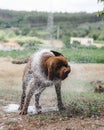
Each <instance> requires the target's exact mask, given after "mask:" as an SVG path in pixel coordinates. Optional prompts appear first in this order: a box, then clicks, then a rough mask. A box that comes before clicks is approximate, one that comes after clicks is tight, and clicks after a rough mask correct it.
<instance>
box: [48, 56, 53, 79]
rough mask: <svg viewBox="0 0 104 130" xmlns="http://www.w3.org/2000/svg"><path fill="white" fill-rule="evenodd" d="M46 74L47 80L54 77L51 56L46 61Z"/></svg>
mask: <svg viewBox="0 0 104 130" xmlns="http://www.w3.org/2000/svg"><path fill="white" fill-rule="evenodd" d="M47 76H48V79H49V80H53V79H54V62H53V59H52V58H51V59H49V60H48V61H47Z"/></svg>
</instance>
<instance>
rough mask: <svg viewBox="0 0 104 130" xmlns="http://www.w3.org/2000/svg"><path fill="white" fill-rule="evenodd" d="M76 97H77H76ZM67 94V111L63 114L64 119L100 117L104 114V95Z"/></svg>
mask: <svg viewBox="0 0 104 130" xmlns="http://www.w3.org/2000/svg"><path fill="white" fill-rule="evenodd" d="M74 95H75V96H74ZM74 95H73V94H72V95H70V94H65V95H64V96H63V101H64V103H65V106H66V111H64V112H62V116H64V117H72V116H88V117H91V116H99V115H101V113H102V112H104V111H103V110H104V105H103V102H104V95H103V94H95V93H91V92H90V93H87V92H86V93H80V94H77V93H74Z"/></svg>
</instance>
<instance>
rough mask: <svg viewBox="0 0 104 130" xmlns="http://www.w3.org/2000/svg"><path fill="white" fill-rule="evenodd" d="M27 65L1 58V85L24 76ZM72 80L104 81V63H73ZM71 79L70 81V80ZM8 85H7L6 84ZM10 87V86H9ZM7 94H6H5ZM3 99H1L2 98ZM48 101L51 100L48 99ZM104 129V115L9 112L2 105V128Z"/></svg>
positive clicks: (0, 108) (1, 129) (46, 129)
mask: <svg viewBox="0 0 104 130" xmlns="http://www.w3.org/2000/svg"><path fill="white" fill-rule="evenodd" d="M24 66H25V65H14V64H12V63H11V62H10V60H8V59H4V58H1V59H0V81H1V83H0V84H1V85H2V87H5V86H3V83H4V84H6V83H5V82H6V81H7V80H8V78H9V79H11V82H12V84H13V80H12V79H13V78H18V79H19V81H20V80H21V77H22V72H23V68H24ZM71 67H72V72H71V74H70V76H69V79H70V80H73V79H78V80H79V79H81V78H82V77H83V79H84V80H86V79H87V80H89V81H95V80H102V81H104V64H71ZM70 80H69V81H70ZM6 87H7V86H6ZM8 87H9V86H8ZM4 96H5V95H4ZM0 100H1V99H0ZM47 103H49V101H48V100H47ZM4 129H6V130H104V117H103V116H101V117H96V118H95V117H90V118H87V117H86V118H84V117H71V118H68V117H64V118H63V117H61V116H60V114H59V113H58V112H56V113H54V114H53V113H49V116H45V118H44V116H41V115H29V114H28V115H26V116H20V115H19V114H18V113H8V112H4V111H3V110H2V106H1V107H0V130H4Z"/></svg>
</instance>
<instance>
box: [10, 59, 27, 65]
mask: <svg viewBox="0 0 104 130" xmlns="http://www.w3.org/2000/svg"><path fill="white" fill-rule="evenodd" d="M28 61H29V58H27V59H23V60H12V63H13V64H25V63H27V62H28Z"/></svg>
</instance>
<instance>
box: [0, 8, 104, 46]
mask: <svg viewBox="0 0 104 130" xmlns="http://www.w3.org/2000/svg"><path fill="white" fill-rule="evenodd" d="M48 15H49V14H48V13H47V12H36V11H32V12H25V11H10V10H0V41H11V40H15V41H18V42H19V43H20V44H21V45H23V44H24V43H27V44H28V43H29V44H30V43H31V42H37V41H38V42H42V41H41V40H40V39H43V40H44V39H47V33H48V32H47V21H48V20H47V19H48ZM53 16H54V27H53V38H54V39H57V38H59V39H60V40H62V41H63V42H64V43H65V44H66V46H67V47H68V45H69V44H70V37H71V36H75V37H86V36H87V37H92V38H93V39H94V40H95V41H96V42H102V43H103V41H104V35H103V34H104V23H103V22H102V21H101V17H98V16H97V13H92V14H91V13H85V12H81V13H54V14H53ZM25 36H26V37H29V40H27V41H26V42H25V40H23V38H22V37H25ZM33 37H35V39H34V38H33Z"/></svg>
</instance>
